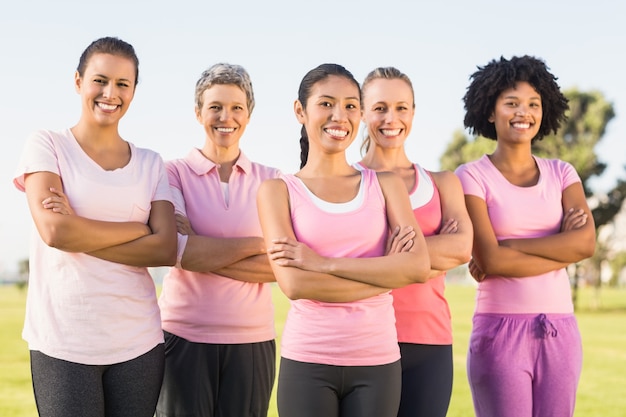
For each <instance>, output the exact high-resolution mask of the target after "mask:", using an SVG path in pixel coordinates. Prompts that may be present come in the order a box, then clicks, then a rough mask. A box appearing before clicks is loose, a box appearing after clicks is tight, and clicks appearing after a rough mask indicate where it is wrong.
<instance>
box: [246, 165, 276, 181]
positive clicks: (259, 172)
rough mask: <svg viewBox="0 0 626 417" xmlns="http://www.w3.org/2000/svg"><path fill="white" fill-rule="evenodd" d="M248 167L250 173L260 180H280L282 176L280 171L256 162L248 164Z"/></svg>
mask: <svg viewBox="0 0 626 417" xmlns="http://www.w3.org/2000/svg"><path fill="white" fill-rule="evenodd" d="M250 167H251V173H252V174H253V175H255V176H257V177H259V178H262V179H270V178H280V176H281V175H282V174H281V171H280V169H278V168H274V167H271V166H267V165H264V164H261V163H258V162H250Z"/></svg>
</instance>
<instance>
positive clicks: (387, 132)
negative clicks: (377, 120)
mask: <svg viewBox="0 0 626 417" xmlns="http://www.w3.org/2000/svg"><path fill="white" fill-rule="evenodd" d="M401 131H402V129H383V130H381V132H383V135H385V136H398V135H399V134H400V132H401Z"/></svg>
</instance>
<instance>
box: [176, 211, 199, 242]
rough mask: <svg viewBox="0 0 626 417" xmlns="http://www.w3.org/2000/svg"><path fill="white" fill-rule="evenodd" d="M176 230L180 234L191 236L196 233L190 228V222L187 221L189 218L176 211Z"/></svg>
mask: <svg viewBox="0 0 626 417" xmlns="http://www.w3.org/2000/svg"><path fill="white" fill-rule="evenodd" d="M176 230H177V231H178V233H180V234H181V235H187V236H191V235H195V234H196V232H194V231H193V229H192V228H191V223H190V222H189V219H188V218H187V217H185V216H183V215H182V214H178V213H176Z"/></svg>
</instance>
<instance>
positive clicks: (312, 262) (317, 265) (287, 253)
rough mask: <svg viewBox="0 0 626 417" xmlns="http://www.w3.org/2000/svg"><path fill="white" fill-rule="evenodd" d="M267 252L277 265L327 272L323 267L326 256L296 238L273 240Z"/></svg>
mask: <svg viewBox="0 0 626 417" xmlns="http://www.w3.org/2000/svg"><path fill="white" fill-rule="evenodd" d="M267 254H268V256H269V258H270V260H271V261H273V262H276V265H280V266H290V267H294V268H298V269H302V270H305V271H313V272H326V271H325V270H324V268H323V265H324V262H325V260H326V258H324V257H323V256H320V255H319V254H317V253H316V252H315V251H314V250H312V249H311V248H309V247H308V246H307V245H306V244H304V243H301V242H298V241H297V240H295V239H290V238H288V237H282V238H278V239H273V240H272V246H271V247H269V248H268V249H267Z"/></svg>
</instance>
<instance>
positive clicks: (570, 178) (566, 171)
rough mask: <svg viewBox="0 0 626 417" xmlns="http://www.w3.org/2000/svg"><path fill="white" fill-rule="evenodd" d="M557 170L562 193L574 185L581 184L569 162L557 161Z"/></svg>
mask: <svg viewBox="0 0 626 417" xmlns="http://www.w3.org/2000/svg"><path fill="white" fill-rule="evenodd" d="M559 168H560V173H561V178H562V184H563V190H562V191H564V190H565V189H566V188H567V187H569V186H570V185H572V184H574V183H577V182H582V181H581V179H580V176H579V175H578V172H576V169H575V168H574V167H573V166H572V164H570V163H569V162H565V161H559Z"/></svg>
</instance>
